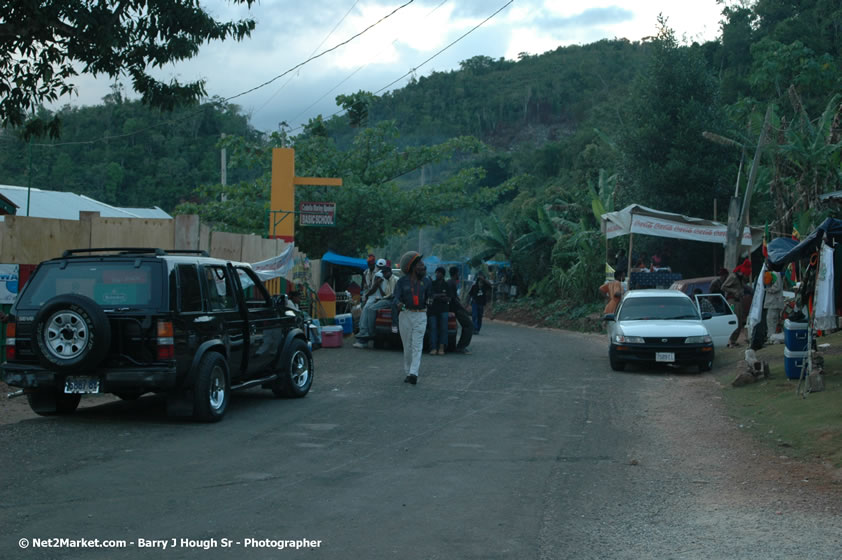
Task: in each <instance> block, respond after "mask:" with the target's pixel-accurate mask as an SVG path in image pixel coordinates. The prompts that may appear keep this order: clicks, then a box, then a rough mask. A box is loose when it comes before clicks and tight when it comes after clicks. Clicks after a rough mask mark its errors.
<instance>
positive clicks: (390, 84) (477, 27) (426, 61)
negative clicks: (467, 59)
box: [374, 0, 515, 95]
mask: <svg viewBox="0 0 842 560" xmlns="http://www.w3.org/2000/svg"><path fill="white" fill-rule="evenodd" d="M514 1H515V0H509V1H508V2H506V3H505V4H504V5H503V6H501V7H500V8H499V9H498V10H497V11H496V12H494V13H493V14H491V15H490V16H488V17H487V18H485V19H484V20H482V21H481V22H479V23H478V24H477V25H475V26H474V27H473V28H471V29H469V30H468V32H467V33H465V34H463V35H462V36H460V37H459V38H458V39H456V40H455V41H453V42H452V43H450V44H449V45H447V46H446V47H444V48H443V49H441V50H440V51H439V52H437V53H436V54H434V55H433V56H431V57H430V58H428V59H427V60H425V61H424V62H422V63H421V64H419V65H418V66H416V67H414V68H411V69H410V70H409V72H407V73H406V74H404V75H403V76H401V77H400V78H398V79H397V80H395V81H393V82H391V83H389V84H388V85H386V86H384V87H382V88H380V89H378V90H377V91H375V92H374V95H377V94H378V93H380V92H381V91H384V90H386V89H388V88H390V87H392V86H393V85H395V84H396V83H398V82H399V81H401V80H403V79H404V78H406V77H407V76H410V75H412V74H414V73H415V71H416V70H418V69H419V68H421V67H422V66H424V65H425V64H427V63H428V62H430V61H431V60H433V59H434V58H436V57H437V56H438V55H440V54H441V53H443V52H444V51H446V50H447V49H449V48H450V47H452V46H453V45H455V44H456V43H458V42H459V41H461V40H462V39H464V38H465V37H467V36H468V35H470V34H471V33H473V32H474V31H476V30H477V29H479V28H480V27H482V26H483V25H485V24H486V23H487V22H488V21H489V20H490V19H491V18H493V17H494V16H496V15H497V14H499V13H500V12H502V11H503V10H505V9H506V8H508V7H509V5H510V4H512V3H513V2H514Z"/></svg>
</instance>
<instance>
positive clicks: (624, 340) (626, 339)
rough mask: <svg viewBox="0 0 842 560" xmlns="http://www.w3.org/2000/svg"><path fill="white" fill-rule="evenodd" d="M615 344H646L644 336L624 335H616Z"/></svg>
mask: <svg viewBox="0 0 842 560" xmlns="http://www.w3.org/2000/svg"><path fill="white" fill-rule="evenodd" d="M614 342H616V343H617V344H643V343H644V342H646V341H645V340H643V337H642V336H625V335H622V334H615V335H614Z"/></svg>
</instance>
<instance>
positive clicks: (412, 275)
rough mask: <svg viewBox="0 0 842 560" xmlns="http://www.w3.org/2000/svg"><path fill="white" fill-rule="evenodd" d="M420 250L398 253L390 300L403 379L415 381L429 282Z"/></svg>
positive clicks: (430, 285) (428, 295)
mask: <svg viewBox="0 0 842 560" xmlns="http://www.w3.org/2000/svg"><path fill="white" fill-rule="evenodd" d="M421 257H422V255H421V253H418V252H416V251H409V252H407V253H404V255H403V256H402V257H401V272H403V274H404V275H403V276H402V277H401V278H400V280H398V282H397V284H395V297H394V300H393V303H392V331H393V332H394V331H396V330H399V332H400V334H401V342H403V368H404V373H406V378H405V379H404V383H411V384H412V385H415V384H416V383H418V369H419V368H420V367H421V354H422V353H423V350H424V332H425V331H426V330H427V299H428V298H430V297H432V287H433V283H432V282H431V281H430V279H429V278H427V266H426V265H425V264H424V261H423V260H421Z"/></svg>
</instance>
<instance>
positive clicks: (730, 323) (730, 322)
mask: <svg viewBox="0 0 842 560" xmlns="http://www.w3.org/2000/svg"><path fill="white" fill-rule="evenodd" d="M728 324H729V325H736V324H737V322H736V321H728Z"/></svg>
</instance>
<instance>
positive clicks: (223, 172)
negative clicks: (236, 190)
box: [219, 132, 228, 202]
mask: <svg viewBox="0 0 842 560" xmlns="http://www.w3.org/2000/svg"><path fill="white" fill-rule="evenodd" d="M222 139H223V140H225V133H224V132H223V133H222ZM221 155H222V158H221V159H222V163H221V169H220V180H221V184H222V194H221V195H220V197H219V200H220V202H225V201H226V200H227V199H228V197H227V196H226V194H225V185H227V184H228V153H227V151H226V149H225V146H224V145H223V146H222V154H221Z"/></svg>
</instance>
